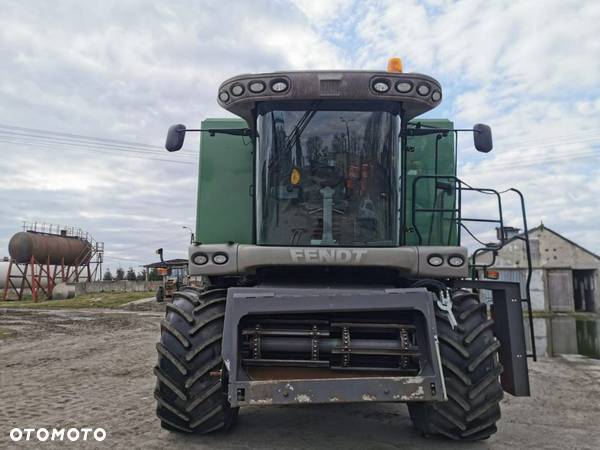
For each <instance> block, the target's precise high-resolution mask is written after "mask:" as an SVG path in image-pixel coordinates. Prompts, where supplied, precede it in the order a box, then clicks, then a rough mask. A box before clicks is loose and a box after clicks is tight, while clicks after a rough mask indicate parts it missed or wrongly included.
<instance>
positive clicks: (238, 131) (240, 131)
mask: <svg viewBox="0 0 600 450" xmlns="http://www.w3.org/2000/svg"><path fill="white" fill-rule="evenodd" d="M188 131H193V132H196V133H209V134H210V135H211V136H214V135H215V134H229V135H231V136H249V137H252V138H254V137H257V136H258V134H257V133H253V132H252V130H251V129H250V128H207V129H201V128H189V129H187V128H186V129H185V130H181V131H179V133H187V132H188Z"/></svg>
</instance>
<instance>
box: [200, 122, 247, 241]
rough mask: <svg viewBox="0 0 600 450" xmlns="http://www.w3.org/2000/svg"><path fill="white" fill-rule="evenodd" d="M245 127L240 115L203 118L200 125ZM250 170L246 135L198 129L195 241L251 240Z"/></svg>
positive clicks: (203, 127) (207, 126) (204, 127)
mask: <svg viewBox="0 0 600 450" xmlns="http://www.w3.org/2000/svg"><path fill="white" fill-rule="evenodd" d="M247 127H248V125H247V124H246V122H245V121H244V120H242V119H206V120H204V121H202V129H208V128H247ZM252 172H253V155H252V142H251V139H250V138H249V137H244V138H242V137H240V136H231V135H226V134H215V135H214V136H211V135H210V134H209V133H201V137H200V171H199V179H198V207H197V211H196V242H201V243H202V244H223V243H226V242H230V241H231V242H237V243H240V244H251V243H252V197H251V196H250V187H251V185H252Z"/></svg>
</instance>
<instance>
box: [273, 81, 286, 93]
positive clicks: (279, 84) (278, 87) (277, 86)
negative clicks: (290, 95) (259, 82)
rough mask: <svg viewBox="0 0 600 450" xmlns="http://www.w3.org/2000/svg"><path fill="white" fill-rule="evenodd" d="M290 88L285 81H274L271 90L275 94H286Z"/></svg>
mask: <svg viewBox="0 0 600 450" xmlns="http://www.w3.org/2000/svg"><path fill="white" fill-rule="evenodd" d="M287 88H288V82H287V81H285V80H282V79H280V80H273V82H271V90H272V91H273V92H284V91H286V90H287Z"/></svg>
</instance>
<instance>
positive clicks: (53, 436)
mask: <svg viewBox="0 0 600 450" xmlns="http://www.w3.org/2000/svg"><path fill="white" fill-rule="evenodd" d="M10 439H11V440H12V441H13V442H19V441H40V442H46V441H71V442H75V441H88V440H89V441H91V440H94V441H97V442H102V441H103V440H104V439H106V430H104V428H66V429H65V428H13V429H12V430H10Z"/></svg>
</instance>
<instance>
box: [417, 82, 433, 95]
mask: <svg viewBox="0 0 600 450" xmlns="http://www.w3.org/2000/svg"><path fill="white" fill-rule="evenodd" d="M430 91H431V88H430V87H429V86H428V85H426V84H420V85H419V87H417V92H418V93H419V95H423V96H425V95H427V94H429V92H430Z"/></svg>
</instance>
